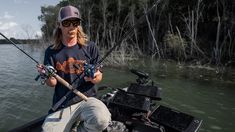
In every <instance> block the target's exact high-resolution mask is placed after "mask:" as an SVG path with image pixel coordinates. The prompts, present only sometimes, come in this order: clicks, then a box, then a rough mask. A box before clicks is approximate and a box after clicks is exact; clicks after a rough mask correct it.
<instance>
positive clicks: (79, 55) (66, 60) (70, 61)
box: [42, 6, 111, 132]
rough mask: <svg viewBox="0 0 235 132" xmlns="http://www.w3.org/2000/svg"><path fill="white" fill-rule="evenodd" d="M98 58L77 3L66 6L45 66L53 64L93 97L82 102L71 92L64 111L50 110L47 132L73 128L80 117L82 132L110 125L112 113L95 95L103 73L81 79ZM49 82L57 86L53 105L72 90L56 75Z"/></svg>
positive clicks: (61, 74) (47, 52) (61, 13)
mask: <svg viewBox="0 0 235 132" xmlns="http://www.w3.org/2000/svg"><path fill="white" fill-rule="evenodd" d="M98 59H99V52H98V48H97V47H96V45H95V44H94V43H93V42H91V41H88V38H87V36H86V34H85V33H84V32H83V30H82V27H81V15H80V12H79V10H78V9H77V8H75V7H73V6H65V7H62V8H61V9H60V11H59V14H58V21H57V27H56V29H55V32H54V44H53V45H52V46H49V47H48V48H47V50H46V52H45V58H44V65H51V66H53V67H54V68H55V69H56V71H57V74H58V75H59V76H60V77H62V78H63V79H65V80H66V81H67V82H68V83H69V84H71V85H72V86H73V87H75V88H77V89H78V90H79V91H80V92H83V93H85V94H86V95H87V96H88V97H89V98H88V100H87V101H81V99H80V98H79V97H78V96H76V95H75V94H74V93H72V94H70V95H69V96H68V97H67V99H66V100H65V101H64V103H63V104H62V105H61V106H60V108H59V109H60V111H57V112H54V113H52V111H50V112H49V113H51V114H49V115H48V117H47V118H46V120H45V121H44V124H43V127H42V128H43V131H55V132H59V131H70V130H71V127H72V125H73V124H74V123H75V122H76V121H77V120H79V121H80V123H79V126H78V131H88V132H99V131H102V130H104V129H105V128H106V127H107V126H108V124H109V122H110V120H111V114H110V112H109V111H108V109H107V107H106V106H105V105H104V104H103V103H102V102H101V101H100V100H98V99H96V98H94V97H91V96H94V95H95V90H94V85H95V84H97V83H99V82H100V81H101V80H102V73H101V72H100V70H99V69H96V71H95V74H94V77H84V78H81V79H78V78H79V76H81V75H82V73H83V71H84V64H85V63H88V64H96V63H97V62H98ZM46 84H47V85H48V86H51V87H55V92H54V96H53V105H54V104H56V103H57V102H58V101H59V100H60V99H61V98H62V97H64V96H65V95H66V93H67V92H68V91H69V90H68V89H67V88H66V87H65V86H63V85H62V84H61V83H60V82H58V81H57V80H56V79H55V78H54V77H49V78H48V79H47V80H46ZM62 111H63V112H62ZM60 115H61V119H60V118H59V117H60Z"/></svg>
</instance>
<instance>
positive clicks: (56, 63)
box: [44, 41, 99, 105]
mask: <svg viewBox="0 0 235 132" xmlns="http://www.w3.org/2000/svg"><path fill="white" fill-rule="evenodd" d="M51 47H52V46H49V47H48V48H47V49H46V51H45V58H44V65H51V66H53V67H54V68H55V69H56V70H57V74H58V75H59V76H60V77H62V78H63V79H65V80H66V81H67V82H68V83H69V84H72V86H73V87H75V88H77V89H78V90H79V91H80V92H86V91H88V90H90V89H91V88H93V87H94V84H93V83H91V82H85V81H84V79H83V78H82V80H81V81H79V79H77V78H78V76H79V75H80V74H81V72H82V71H83V68H84V67H83V66H84V63H85V62H87V63H88V64H96V63H97V62H98V59H99V52H98V48H97V47H96V45H95V43H94V42H91V41H89V42H88V43H87V45H86V46H83V47H81V46H79V45H78V44H76V45H74V46H72V47H67V46H65V45H63V46H62V47H61V48H60V49H58V50H54V49H52V48H51ZM75 65H76V66H77V67H75ZM74 80H76V81H74ZM72 82H73V83H72ZM79 83H80V85H79ZM78 85H79V86H78ZM68 91H69V89H68V88H66V87H65V86H64V85H62V84H61V83H60V82H58V81H57V84H56V86H55V92H54V96H53V105H54V104H55V103H57V102H58V101H59V100H60V99H61V98H62V97H63V96H64V95H65V94H66V93H67V92H68ZM88 96H89V95H88ZM74 97H75V98H79V97H76V95H75V94H74V93H72V94H70V96H69V97H68V98H67V99H66V101H65V102H64V103H63V105H65V104H66V103H67V102H68V101H69V100H71V99H73V98H74Z"/></svg>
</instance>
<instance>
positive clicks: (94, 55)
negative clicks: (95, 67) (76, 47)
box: [90, 42, 100, 64]
mask: <svg viewBox="0 0 235 132" xmlns="http://www.w3.org/2000/svg"><path fill="white" fill-rule="evenodd" d="M90 48H91V49H90V50H91V51H90V53H91V64H97V63H98V61H99V59H100V54H99V49H98V47H97V45H96V44H95V43H94V42H91V47H90Z"/></svg>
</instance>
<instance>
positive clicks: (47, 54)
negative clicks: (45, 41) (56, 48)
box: [43, 47, 54, 67]
mask: <svg viewBox="0 0 235 132" xmlns="http://www.w3.org/2000/svg"><path fill="white" fill-rule="evenodd" d="M43 64H44V65H50V66H53V67H54V62H53V59H52V50H51V47H48V48H47V49H46V51H45V56H44V62H43Z"/></svg>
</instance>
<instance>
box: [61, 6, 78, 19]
mask: <svg viewBox="0 0 235 132" xmlns="http://www.w3.org/2000/svg"><path fill="white" fill-rule="evenodd" d="M69 18H78V19H81V14H80V12H79V10H78V9H77V8H76V7H74V6H71V5H69V6H65V7H61V8H60V11H59V14H58V21H59V22H62V21H64V20H66V19H69Z"/></svg>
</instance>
